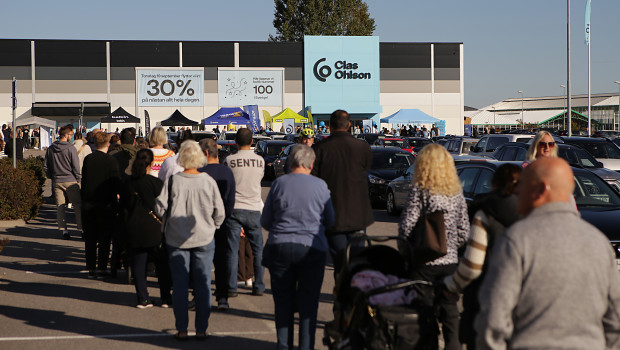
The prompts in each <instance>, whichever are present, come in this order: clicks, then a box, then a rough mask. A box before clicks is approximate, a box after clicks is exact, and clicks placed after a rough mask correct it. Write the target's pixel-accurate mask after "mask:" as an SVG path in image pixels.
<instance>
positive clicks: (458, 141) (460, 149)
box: [443, 137, 478, 156]
mask: <svg viewBox="0 0 620 350" xmlns="http://www.w3.org/2000/svg"><path fill="white" fill-rule="evenodd" d="M477 143H478V139H474V138H470V137H454V138H451V139H446V142H445V143H444V144H443V146H444V147H445V148H446V149H447V150H448V152H450V154H452V155H458V156H460V155H464V154H469V152H470V150H471V148H472V147H473V146H476V144H477Z"/></svg>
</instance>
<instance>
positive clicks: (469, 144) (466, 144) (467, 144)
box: [462, 141, 477, 153]
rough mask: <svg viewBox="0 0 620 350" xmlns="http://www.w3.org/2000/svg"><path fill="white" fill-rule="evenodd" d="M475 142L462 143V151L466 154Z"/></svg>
mask: <svg viewBox="0 0 620 350" xmlns="http://www.w3.org/2000/svg"><path fill="white" fill-rule="evenodd" d="M476 143H477V142H476V141H464V142H463V148H462V151H463V152H465V153H467V152H469V150H470V149H471V147H473V146H476Z"/></svg>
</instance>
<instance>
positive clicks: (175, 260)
mask: <svg viewBox="0 0 620 350" xmlns="http://www.w3.org/2000/svg"><path fill="white" fill-rule="evenodd" d="M214 252H215V242H214V241H211V243H209V244H207V245H205V246H202V247H196V248H189V249H181V248H176V247H172V246H170V245H169V246H168V254H169V258H170V273H171V275H172V286H173V288H172V308H173V310H174V318H175V327H176V329H177V331H179V332H186V331H187V324H188V323H189V319H188V316H187V294H188V288H189V271H190V266H191V271H192V274H193V278H194V292H195V294H196V298H195V300H196V332H206V330H207V327H208V326H209V315H210V313H211V264H212V263H213V254H214Z"/></svg>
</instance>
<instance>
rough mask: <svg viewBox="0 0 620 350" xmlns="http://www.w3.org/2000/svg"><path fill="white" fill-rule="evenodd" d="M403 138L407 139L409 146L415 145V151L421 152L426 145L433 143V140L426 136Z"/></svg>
mask: <svg viewBox="0 0 620 350" xmlns="http://www.w3.org/2000/svg"><path fill="white" fill-rule="evenodd" d="M402 139H403V140H405V141H407V143H408V144H409V146H411V147H413V152H414V153H418V152H420V151H421V150H422V148H424V146H426V145H429V144H431V143H433V141H432V140H430V139H427V138H424V137H403V138H402Z"/></svg>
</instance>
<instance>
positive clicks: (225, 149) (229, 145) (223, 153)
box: [216, 140, 238, 164]
mask: <svg viewBox="0 0 620 350" xmlns="http://www.w3.org/2000/svg"><path fill="white" fill-rule="evenodd" d="M216 142H217V145H218V150H217V154H218V157H219V158H220V164H222V163H224V159H226V157H228V156H229V155H231V154H235V153H237V151H238V148H237V143H235V141H226V140H217V141H216Z"/></svg>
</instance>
